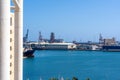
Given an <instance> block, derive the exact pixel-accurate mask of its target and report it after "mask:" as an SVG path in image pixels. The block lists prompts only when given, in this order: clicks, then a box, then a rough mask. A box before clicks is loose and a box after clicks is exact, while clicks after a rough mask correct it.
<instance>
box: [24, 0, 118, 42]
mask: <svg viewBox="0 0 120 80" xmlns="http://www.w3.org/2000/svg"><path fill="white" fill-rule="evenodd" d="M27 29H29V40H30V41H37V40H38V36H39V32H41V33H42V36H43V38H45V39H49V38H50V33H51V32H54V33H55V38H62V39H64V40H65V41H74V40H76V41H81V42H85V41H98V39H99V34H102V36H103V38H112V37H115V38H116V40H118V41H120V0H24V35H25V34H26V31H27Z"/></svg>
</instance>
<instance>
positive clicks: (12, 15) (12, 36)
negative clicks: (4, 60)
mask: <svg viewBox="0 0 120 80" xmlns="http://www.w3.org/2000/svg"><path fill="white" fill-rule="evenodd" d="M14 54H15V53H14V14H13V13H11V14H10V80H14Z"/></svg>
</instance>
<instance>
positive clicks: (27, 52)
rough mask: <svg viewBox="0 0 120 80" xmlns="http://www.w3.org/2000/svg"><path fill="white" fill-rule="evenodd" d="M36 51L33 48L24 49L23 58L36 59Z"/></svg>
mask: <svg viewBox="0 0 120 80" xmlns="http://www.w3.org/2000/svg"><path fill="white" fill-rule="evenodd" d="M34 52H35V50H34V49H32V48H24V49H23V57H27V58H28V57H34Z"/></svg>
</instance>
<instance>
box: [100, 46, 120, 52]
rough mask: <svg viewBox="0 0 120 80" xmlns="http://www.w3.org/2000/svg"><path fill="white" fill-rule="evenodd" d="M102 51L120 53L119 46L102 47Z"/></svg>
mask: <svg viewBox="0 0 120 80" xmlns="http://www.w3.org/2000/svg"><path fill="white" fill-rule="evenodd" d="M102 50H103V51H111V52H120V45H117V46H116V45H115V46H103V47H102Z"/></svg>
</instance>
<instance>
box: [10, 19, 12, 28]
mask: <svg viewBox="0 0 120 80" xmlns="http://www.w3.org/2000/svg"><path fill="white" fill-rule="evenodd" d="M10 26H12V17H11V18H10Z"/></svg>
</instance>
